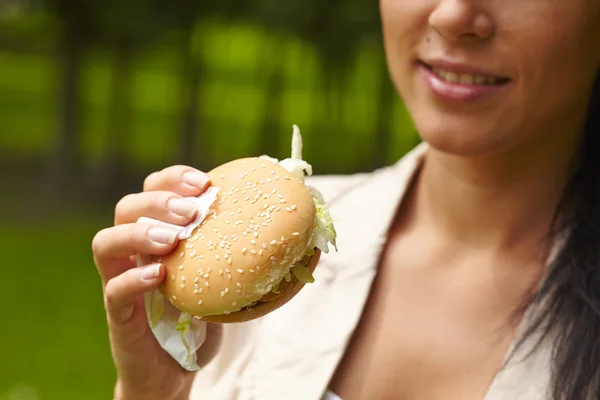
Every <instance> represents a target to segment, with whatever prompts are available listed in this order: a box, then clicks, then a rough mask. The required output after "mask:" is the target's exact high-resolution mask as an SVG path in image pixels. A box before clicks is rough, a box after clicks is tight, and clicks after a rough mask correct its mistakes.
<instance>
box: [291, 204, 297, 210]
mask: <svg viewBox="0 0 600 400" xmlns="http://www.w3.org/2000/svg"><path fill="white" fill-rule="evenodd" d="M290 208H291V209H292V210H296V209H297V208H298V206H296V205H295V204H294V205H292V206H291V207H290Z"/></svg>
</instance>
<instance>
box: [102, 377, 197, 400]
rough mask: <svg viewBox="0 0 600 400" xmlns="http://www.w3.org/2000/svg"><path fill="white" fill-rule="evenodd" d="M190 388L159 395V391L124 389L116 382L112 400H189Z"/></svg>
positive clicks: (120, 383)
mask: <svg viewBox="0 0 600 400" xmlns="http://www.w3.org/2000/svg"><path fill="white" fill-rule="evenodd" d="M189 391H190V388H189V387H188V385H185V387H184V389H183V390H180V391H179V392H178V393H168V394H167V393H161V392H160V391H159V390H140V389H138V390H135V389H131V388H126V387H125V385H123V384H122V382H120V381H117V384H116V386H115V392H114V400H189Z"/></svg>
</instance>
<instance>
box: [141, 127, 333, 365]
mask: <svg viewBox="0 0 600 400" xmlns="http://www.w3.org/2000/svg"><path fill="white" fill-rule="evenodd" d="M305 174H308V175H310V174H312V167H311V166H310V165H309V164H308V163H307V162H305V161H303V160H302V138H301V135H300V131H299V129H298V127H296V126H294V133H293V138H292V157H291V158H287V159H285V160H282V161H278V160H277V159H274V158H271V157H268V156H261V157H251V158H243V159H238V160H233V161H230V162H228V163H226V164H223V165H221V166H218V167H217V168H215V169H214V170H212V171H210V172H209V177H210V187H209V188H208V189H207V190H206V192H204V193H203V194H202V195H201V196H200V197H198V198H194V200H195V201H197V202H198V204H199V213H198V216H197V218H196V219H195V220H194V222H192V223H190V224H189V225H187V226H186V229H185V230H184V232H182V234H181V236H180V240H179V242H178V245H177V246H176V247H175V249H174V250H173V251H172V252H170V253H169V254H166V255H161V256H154V257H150V258H148V257H146V258H145V259H144V260H143V262H142V263H143V264H146V263H160V264H162V265H164V266H165V269H166V277H165V279H164V281H163V283H162V285H161V286H160V287H159V288H158V290H156V291H154V292H153V293H150V294H148V295H147V298H146V307H147V313H148V319H149V322H150V325H151V327H153V329H154V332H155V333H156V334H157V337H158V338H159V341H161V343H163V345H164V347H165V349H166V350H167V351H169V352H171V353H172V354H173V355H174V357H180V355H181V353H182V351H184V352H186V353H187V356H186V358H185V360H183V359H181V358H178V361H179V362H180V363H181V364H182V365H183V366H184V367H185V368H191V369H193V368H195V366H194V362H193V360H191V359H192V358H193V355H194V350H195V349H196V348H198V347H199V346H201V343H198V342H201V341H202V337H201V336H200V337H199V339H197V340H194V338H193V336H188V333H190V334H192V335H193V333H194V332H195V331H200V330H201V329H202V327H203V325H198V323H199V321H201V323H204V322H208V323H238V322H245V321H250V320H252V319H256V318H259V317H262V316H265V315H266V314H268V313H270V312H272V311H274V310H275V309H277V308H279V307H281V306H283V305H284V304H286V303H287V302H288V301H290V300H291V299H292V298H293V297H294V296H295V295H296V294H297V293H298V292H299V291H300V290H301V289H302V288H303V286H304V285H305V284H307V283H312V282H313V281H314V278H313V276H312V272H313V271H314V269H315V268H316V266H317V264H318V262H319V259H320V256H321V253H322V252H328V251H329V244H330V243H331V244H333V245H334V246H335V239H336V232H335V228H334V226H333V223H332V220H331V217H330V215H329V212H328V209H327V207H326V205H325V200H324V199H323V197H322V196H321V194H320V193H319V192H318V190H317V189H316V188H313V187H310V186H307V185H305ZM160 324H162V326H160ZM194 325H195V326H196V328H195V329H194ZM165 332H168V333H165ZM175 335H179V336H181V339H182V340H181V341H180V342H178V343H179V345H182V346H185V349H183V347H181V346H180V347H178V348H175V349H173V348H169V346H173V345H174V343H177V341H173V340H171V339H172V337H173V336H175Z"/></svg>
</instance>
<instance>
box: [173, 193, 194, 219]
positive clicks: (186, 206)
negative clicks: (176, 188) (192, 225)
mask: <svg viewBox="0 0 600 400" xmlns="http://www.w3.org/2000/svg"><path fill="white" fill-rule="evenodd" d="M167 207H168V208H169V210H170V211H171V212H172V213H174V214H177V215H181V216H182V217H186V218H192V217H193V216H194V214H196V210H197V209H198V207H196V204H195V203H194V202H192V201H189V200H184V199H179V198H177V197H173V198H171V199H169V201H168V202H167Z"/></svg>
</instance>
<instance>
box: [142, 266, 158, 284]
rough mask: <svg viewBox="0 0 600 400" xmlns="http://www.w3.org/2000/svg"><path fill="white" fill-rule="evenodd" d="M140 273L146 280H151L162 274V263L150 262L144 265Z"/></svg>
mask: <svg viewBox="0 0 600 400" xmlns="http://www.w3.org/2000/svg"><path fill="white" fill-rule="evenodd" d="M140 275H141V276H142V279H143V280H145V281H151V280H154V279H156V278H158V276H159V275H160V264H150V265H146V266H145V267H142V272H141V273H140Z"/></svg>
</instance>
